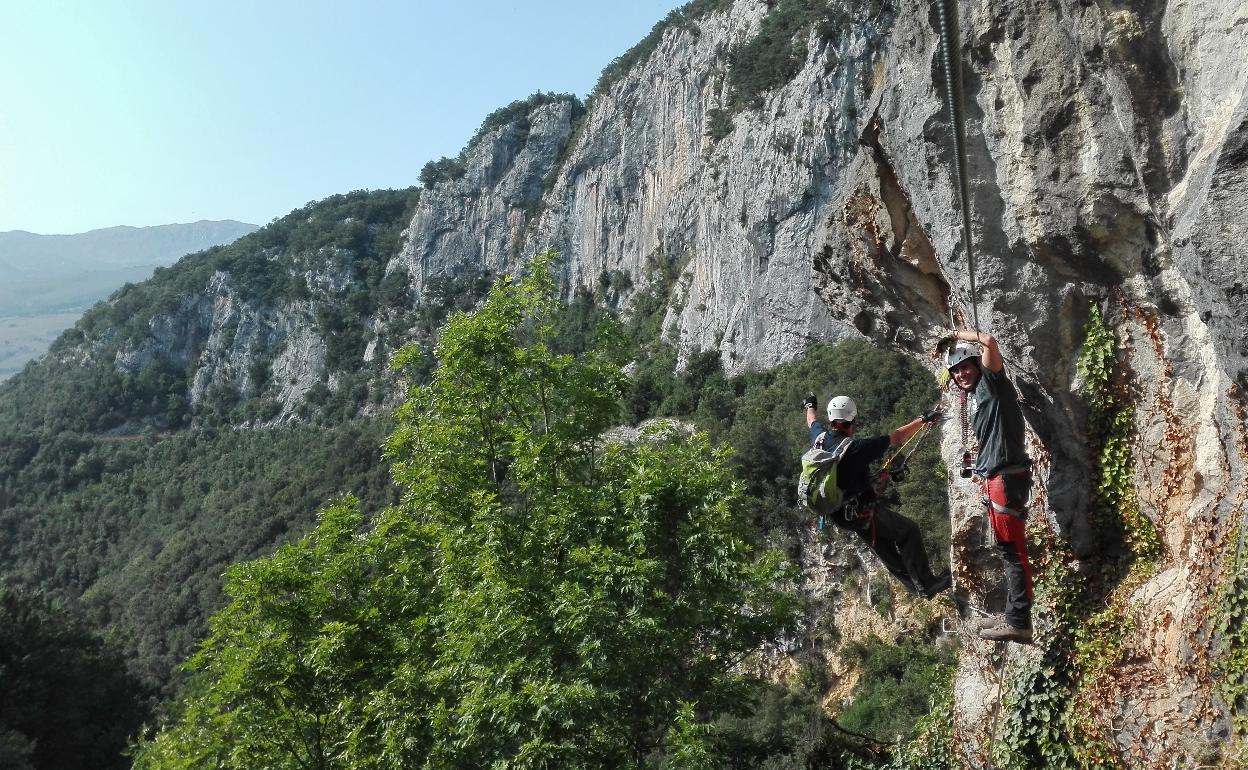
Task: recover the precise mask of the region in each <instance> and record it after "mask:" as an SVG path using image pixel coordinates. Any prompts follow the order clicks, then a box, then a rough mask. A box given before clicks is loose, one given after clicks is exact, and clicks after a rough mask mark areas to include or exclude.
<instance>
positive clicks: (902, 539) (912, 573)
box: [803, 393, 950, 599]
mask: <svg viewBox="0 0 1248 770" xmlns="http://www.w3.org/2000/svg"><path fill="white" fill-rule="evenodd" d="M803 405H804V406H805V407H806V427H807V428H808V429H809V430H810V440H811V445H812V446H814V447H820V448H826V449H828V450H829V451H831V450H833V449H834V448H835V447H839V445H840V444H841V442H844V441H848V442H850V444H849V446H848V447H846V449H845V451H844V453H843V454H842V455H841V459H840V460H839V461H837V476H836V482H837V486H838V487H839V488H840V489H841V490H842V492H843V495H844V500H845V503H844V505H843V506H842V507H841V508H840V510H838V511H837V512H836V513H835V514H834V515H833V516H832V517H831V518H832V521H833V523H835V524H836V525H837V526H839V527H841V528H843V529H848V530H851V531H853V532H855V533H857V535H858V537H860V538H862V540H863V541H864V542H866V543H867V545H869V546H870V547H871V550H872V551H874V552H875V554H876V556H878V557H879V558H880V561H881V562H883V563H884V566H885V567H886V568H887V569H888V571H889V572H891V573H892V574H893V575H894V576H895V577H896V578H897V579H898V580H900V581H901V583H902V585H904V586H905V587H906V588H907V589H908V590H909V591H911V592H913V593H915V594H918V595H919V596H922V597H923V598H925V599H931V598H934V597H935V596H936V594H938V593H940V592H941V591H944V590H945V589H946V588H948V587H949V585H950V575H949V571H948V570H946V571H945V572H943V573H942V574H940V575H933V574H932V568H931V565H930V564H929V563H928V560H927V551H926V550H924V548H923V535H922V533H921V532H920V531H919V526H918V525H917V524H915V523H914V522H913V521H911V520H910V519H908V518H906V517H905V516H902V515H901V514H899V513H894V512H893V511H891V510H889V509H887V508H885V507H884V505H883V501H882V500H881V499H880V498H879V495H878V494H877V493H876V490H875V485H874V484H873V483H872V479H873V475H872V473H871V463H873V462H875V461H876V460H879V459H880V458H881V457H883V456H884V455H885V454H886V453H887V452H888V449H889V447H892V446H900V445H902V444H904V443H905V442H906V440H907V439H909V438H910V437H911V436H913V435H914V434H915V433H917V432H918V431H919V429H920V428H922V427H923V425H924V424H925V423H929V422H934V421H936V420H939V419H940V418H941V417H942V415H941V414H940V413H939V412H936V411H931V412H925V413H924V414H923V415H922V416H920V417H916V418H915V419H913V420H911V421H910V422H908V423H906V424H905V425H902V426H901V427H900V428H898V429H896V430H894V431H893V432H892V433H891V434H889V435H887V436H872V437H869V438H857V437H855V436H854V430H855V428H856V427H857V419H858V407H857V405H855V404H854V401H853V399H851V398H850V397H849V396H837V397H836V398H834V399H832V400H831V401H829V402H828V410H827V411H828V422H827V425H826V426H825V425H824V424H823V422H821V421H820V420H819V415H818V412H817V406H818V399H817V398H816V397H815V394H814V393H811V394H810V395H808V396H807V397H806V400H805V401H804V402H803Z"/></svg>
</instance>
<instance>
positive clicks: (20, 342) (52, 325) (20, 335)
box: [0, 312, 82, 380]
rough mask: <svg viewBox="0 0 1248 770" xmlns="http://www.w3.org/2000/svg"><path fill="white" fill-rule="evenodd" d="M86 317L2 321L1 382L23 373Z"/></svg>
mask: <svg viewBox="0 0 1248 770" xmlns="http://www.w3.org/2000/svg"><path fill="white" fill-rule="evenodd" d="M81 315H82V313H80V312H75V313H48V314H46V315H29V316H10V317H7V318H6V317H0V380H6V379H8V378H9V377H12V376H13V375H14V374H16V373H18V372H20V371H21V370H22V367H23V366H25V365H26V362H27V361H30V360H31V359H33V358H37V357H39V356H40V355H42V354H43V353H44V352H46V351H47V349H48V346H49V345H51V344H52V341H53V340H55V339H56V338H57V337H58V336H60V333H61V332H63V331H65V330H66V329H68V328H69V327H71V326H73V325H74V321H77V320H78V318H79V316H81Z"/></svg>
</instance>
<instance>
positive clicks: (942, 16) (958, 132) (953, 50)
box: [936, 0, 980, 329]
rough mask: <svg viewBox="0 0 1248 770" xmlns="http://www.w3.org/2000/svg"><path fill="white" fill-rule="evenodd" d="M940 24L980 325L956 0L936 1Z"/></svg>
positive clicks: (973, 306)
mask: <svg viewBox="0 0 1248 770" xmlns="http://www.w3.org/2000/svg"><path fill="white" fill-rule="evenodd" d="M936 9H937V12H938V17H939V25H940V30H939V32H940V51H941V63H942V64H943V65H944V66H943V68H944V71H945V104H946V106H947V107H948V109H949V119H950V122H951V124H952V126H953V153H954V157H955V161H956V165H957V170H958V193H959V195H960V196H961V198H962V241H963V243H964V244H965V246H966V272H967V275H968V276H969V277H970V284H971V318H972V319H973V320H974V322H975V328H976V329H978V328H980V326H979V303H978V298H977V297H976V292H975V251H974V249H973V248H972V247H971V196H970V190H969V187H968V183H967V179H966V177H967V171H966V165H967V164H966V120H965V115H964V113H963V109H962V56H961V52H962V46H961V41H960V39H959V36H958V5H957V0H936Z"/></svg>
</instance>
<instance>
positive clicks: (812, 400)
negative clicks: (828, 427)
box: [802, 393, 819, 409]
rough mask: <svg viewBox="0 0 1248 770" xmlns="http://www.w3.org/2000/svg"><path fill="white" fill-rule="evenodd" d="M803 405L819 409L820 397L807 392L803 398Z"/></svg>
mask: <svg viewBox="0 0 1248 770" xmlns="http://www.w3.org/2000/svg"><path fill="white" fill-rule="evenodd" d="M802 406H804V407H806V408H807V409H818V408H819V398H818V397H817V396H815V394H814V393H807V394H806V398H804V399H802Z"/></svg>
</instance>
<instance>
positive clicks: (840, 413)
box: [828, 396, 858, 422]
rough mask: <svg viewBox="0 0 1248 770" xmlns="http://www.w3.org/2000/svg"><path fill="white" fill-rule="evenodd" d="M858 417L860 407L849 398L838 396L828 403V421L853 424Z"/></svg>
mask: <svg viewBox="0 0 1248 770" xmlns="http://www.w3.org/2000/svg"><path fill="white" fill-rule="evenodd" d="M857 416H858V406H857V405H856V404H855V403H854V400H853V399H852V398H850V397H849V396H837V397H836V398H834V399H832V400H831V401H829V402H828V421H829V422H836V421H837V420H840V421H841V422H853V421H854V418H855V417H857Z"/></svg>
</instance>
